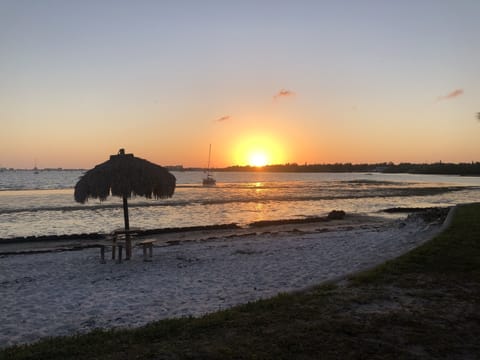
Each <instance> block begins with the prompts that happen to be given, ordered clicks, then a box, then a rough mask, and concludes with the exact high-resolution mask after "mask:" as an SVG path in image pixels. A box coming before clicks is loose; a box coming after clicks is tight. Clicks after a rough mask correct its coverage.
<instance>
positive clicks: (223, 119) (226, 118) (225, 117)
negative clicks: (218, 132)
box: [215, 115, 232, 122]
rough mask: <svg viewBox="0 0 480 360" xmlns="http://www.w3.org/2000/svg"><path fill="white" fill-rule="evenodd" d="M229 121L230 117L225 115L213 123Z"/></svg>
mask: <svg viewBox="0 0 480 360" xmlns="http://www.w3.org/2000/svg"><path fill="white" fill-rule="evenodd" d="M231 119H232V117H231V116H230V115H225V116H222V117H219V118H218V119H215V122H223V121H227V120H231Z"/></svg>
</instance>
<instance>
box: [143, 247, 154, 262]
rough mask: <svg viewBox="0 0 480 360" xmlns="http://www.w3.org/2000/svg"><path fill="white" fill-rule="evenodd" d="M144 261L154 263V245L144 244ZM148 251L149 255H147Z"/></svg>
mask: <svg viewBox="0 0 480 360" xmlns="http://www.w3.org/2000/svg"><path fill="white" fill-rule="evenodd" d="M142 247H143V261H152V247H153V246H152V244H143V245H142ZM147 249H148V255H147Z"/></svg>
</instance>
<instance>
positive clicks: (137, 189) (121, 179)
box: [74, 149, 176, 258]
mask: <svg viewBox="0 0 480 360" xmlns="http://www.w3.org/2000/svg"><path fill="white" fill-rule="evenodd" d="M175 183H176V178H175V176H173V175H172V174H170V173H169V172H168V170H167V169H165V168H164V167H161V166H159V165H156V164H154V163H151V162H149V161H147V160H144V159H140V158H137V157H134V156H133V154H125V150H124V149H120V151H119V152H118V155H111V156H110V160H108V161H105V162H104V163H102V164H100V165H97V166H95V167H94V168H93V169H91V170H88V171H87V172H86V173H85V174H84V175H83V176H82V177H81V178H80V180H79V181H78V182H77V184H76V185H75V193H74V197H75V201H77V202H80V203H82V204H83V203H85V202H86V201H87V200H88V199H89V198H94V199H97V198H98V199H100V201H103V200H105V199H106V198H107V197H108V196H109V195H114V196H120V197H121V198H122V199H123V215H124V220H125V231H126V234H127V236H126V237H127V249H126V252H127V254H126V256H127V258H129V257H130V254H131V243H130V237H129V236H128V230H130V224H129V219H128V202H127V199H129V198H130V197H132V195H133V196H137V195H138V196H145V197H146V198H148V199H151V198H152V197H154V198H155V199H159V198H167V197H171V196H172V195H173V192H174V191H175Z"/></svg>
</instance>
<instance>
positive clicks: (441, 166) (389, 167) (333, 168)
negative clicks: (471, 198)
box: [215, 162, 480, 176]
mask: <svg viewBox="0 0 480 360" xmlns="http://www.w3.org/2000/svg"><path fill="white" fill-rule="evenodd" d="M215 171H268V172H380V173H391V174H392V173H409V174H435V175H464V176H479V175H480V162H471V163H444V162H437V163H432V164H416V163H399V164H394V163H393V162H388V163H376V164H352V163H335V164H303V165H299V164H297V163H287V164H279V165H266V166H263V167H255V166H248V165H247V166H229V167H226V168H222V169H215Z"/></svg>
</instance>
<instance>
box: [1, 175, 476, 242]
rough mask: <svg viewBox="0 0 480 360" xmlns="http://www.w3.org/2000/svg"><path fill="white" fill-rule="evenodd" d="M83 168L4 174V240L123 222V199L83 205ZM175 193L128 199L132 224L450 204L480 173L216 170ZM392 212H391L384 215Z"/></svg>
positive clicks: (180, 183) (188, 180)
mask: <svg viewBox="0 0 480 360" xmlns="http://www.w3.org/2000/svg"><path fill="white" fill-rule="evenodd" d="M81 175H82V172H81V171H40V172H39V173H38V174H35V173H34V172H33V171H3V172H0V239H1V238H12V237H20V236H32V235H33V236H39V235H61V234H74V233H91V232H100V233H107V232H110V231H111V230H113V229H115V228H119V227H122V226H123V210H122V206H121V205H122V204H121V199H119V198H116V197H111V198H109V199H107V201H104V202H100V201H98V200H90V201H89V202H88V203H87V204H85V205H83V204H79V203H76V202H75V201H74V199H73V187H74V185H75V183H76V181H78V178H79V177H80V176H81ZM174 175H175V176H176V177H177V188H176V190H175V194H174V196H173V197H172V198H171V199H166V200H165V199H162V200H148V199H144V198H133V199H131V200H130V201H129V209H130V225H131V226H134V227H141V228H144V229H152V228H163V227H186V226H196V225H214V224H224V223H237V224H239V225H246V224H248V223H251V222H253V221H258V220H276V219H291V218H302V217H308V216H323V215H325V214H327V213H328V212H329V211H331V210H334V209H337V210H338V209H341V210H344V211H346V212H354V213H364V214H378V213H377V212H378V211H379V210H382V209H385V208H389V207H428V206H450V205H454V204H457V203H465V202H472V201H475V200H478V199H480V178H475V177H460V176H435V175H408V174H377V173H375V174H365V173H264V172H251V173H243V172H242V173H233V172H220V173H217V174H215V177H216V179H217V186H215V187H203V186H202V185H201V179H202V177H203V174H202V173H201V172H174ZM383 216H392V215H383Z"/></svg>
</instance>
